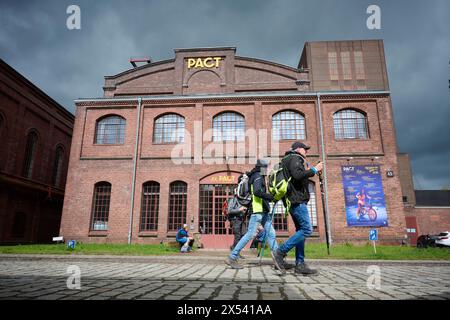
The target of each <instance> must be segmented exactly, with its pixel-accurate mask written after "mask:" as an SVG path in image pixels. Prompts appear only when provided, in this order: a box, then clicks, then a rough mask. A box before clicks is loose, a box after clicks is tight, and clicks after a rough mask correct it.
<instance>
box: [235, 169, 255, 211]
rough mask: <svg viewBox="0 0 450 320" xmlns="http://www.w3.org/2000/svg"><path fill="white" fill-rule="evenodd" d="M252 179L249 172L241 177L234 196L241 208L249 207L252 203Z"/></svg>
mask: <svg viewBox="0 0 450 320" xmlns="http://www.w3.org/2000/svg"><path fill="white" fill-rule="evenodd" d="M249 180H250V177H249V176H248V172H246V173H243V174H242V175H240V176H239V180H238V181H239V183H238V186H237V188H236V189H235V191H234V195H235V197H236V198H237V201H238V202H239V204H240V205H241V206H244V207H248V206H249V205H250V204H251V203H252V195H251V192H250V184H249Z"/></svg>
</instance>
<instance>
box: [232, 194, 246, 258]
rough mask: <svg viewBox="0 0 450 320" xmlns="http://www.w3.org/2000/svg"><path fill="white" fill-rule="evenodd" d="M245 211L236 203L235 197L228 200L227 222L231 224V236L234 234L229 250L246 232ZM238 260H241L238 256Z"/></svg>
mask: <svg viewBox="0 0 450 320" xmlns="http://www.w3.org/2000/svg"><path fill="white" fill-rule="evenodd" d="M246 211H247V208H246V207H244V206H241V205H240V204H239V202H238V201H237V198H236V197H233V198H231V199H230V200H228V221H230V223H231V227H232V228H233V234H234V242H233V245H232V246H231V250H233V249H234V247H235V246H236V245H237V244H238V242H239V240H241V238H242V237H243V236H244V234H245V231H246V226H245V218H246V215H245V212H246ZM240 258H243V257H242V256H240Z"/></svg>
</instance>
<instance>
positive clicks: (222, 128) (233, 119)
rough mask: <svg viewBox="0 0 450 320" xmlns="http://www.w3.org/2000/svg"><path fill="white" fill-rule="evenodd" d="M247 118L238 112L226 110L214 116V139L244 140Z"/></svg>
mask: <svg viewBox="0 0 450 320" xmlns="http://www.w3.org/2000/svg"><path fill="white" fill-rule="evenodd" d="M244 139H245V119H244V117H243V116H241V115H240V114H239V113H236V112H224V113H221V114H219V115H217V116H215V117H214V118H213V141H243V140H244Z"/></svg>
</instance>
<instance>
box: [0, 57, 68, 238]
mask: <svg viewBox="0 0 450 320" xmlns="http://www.w3.org/2000/svg"><path fill="white" fill-rule="evenodd" d="M73 122H74V116H73V115H72V114H71V113H69V112H68V111H67V110H65V109H64V108H63V107H62V106H61V105H59V104H58V103H57V102H56V101H54V100H53V99H51V98H50V97H48V96H47V95H46V94H45V93H43V92H42V91H41V90H40V89H39V88H37V87H36V86H34V85H33V84H32V83H31V82H29V81H28V80H27V79H25V78H24V77H23V76H22V75H20V74H19V73H18V72H17V71H15V70H14V69H13V68H11V67H10V66H9V65H8V64H6V63H5V62H4V61H3V60H0V140H1V141H2V143H1V144H0V154H1V157H0V242H1V243H17V242H21V243H26V242H51V240H52V237H53V236H57V235H58V232H59V226H60V221H61V214H62V205H63V197H64V187H65V183H66V175H67V169H68V163H69V154H70V142H71V138H72V126H73ZM30 132H34V133H35V134H36V136H37V141H36V145H35V151H34V154H33V157H32V160H31V161H32V170H30V173H31V175H30V176H26V175H24V166H25V165H26V164H25V162H26V149H27V137H28V135H29V134H30ZM57 148H61V150H62V160H61V162H60V164H59V166H60V169H59V170H60V178H59V179H53V173H54V169H55V158H56V150H57Z"/></svg>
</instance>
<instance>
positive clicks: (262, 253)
mask: <svg viewBox="0 0 450 320" xmlns="http://www.w3.org/2000/svg"><path fill="white" fill-rule="evenodd" d="M277 202H278V201H275V202H274V204H273V207H272V213H271V218H270V225H269V228H271V227H272V223H273V216H274V215H275V207H276V205H277ZM263 228H264V231H265V232H266V234H265V235H264V240H263V243H262V248H261V251H260V253H259V265H261V263H262V258H263V256H264V249H265V248H266V239H267V234H268V233H269V231H268V230H266V228H265V226H263ZM275 241H276V240H275Z"/></svg>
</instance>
